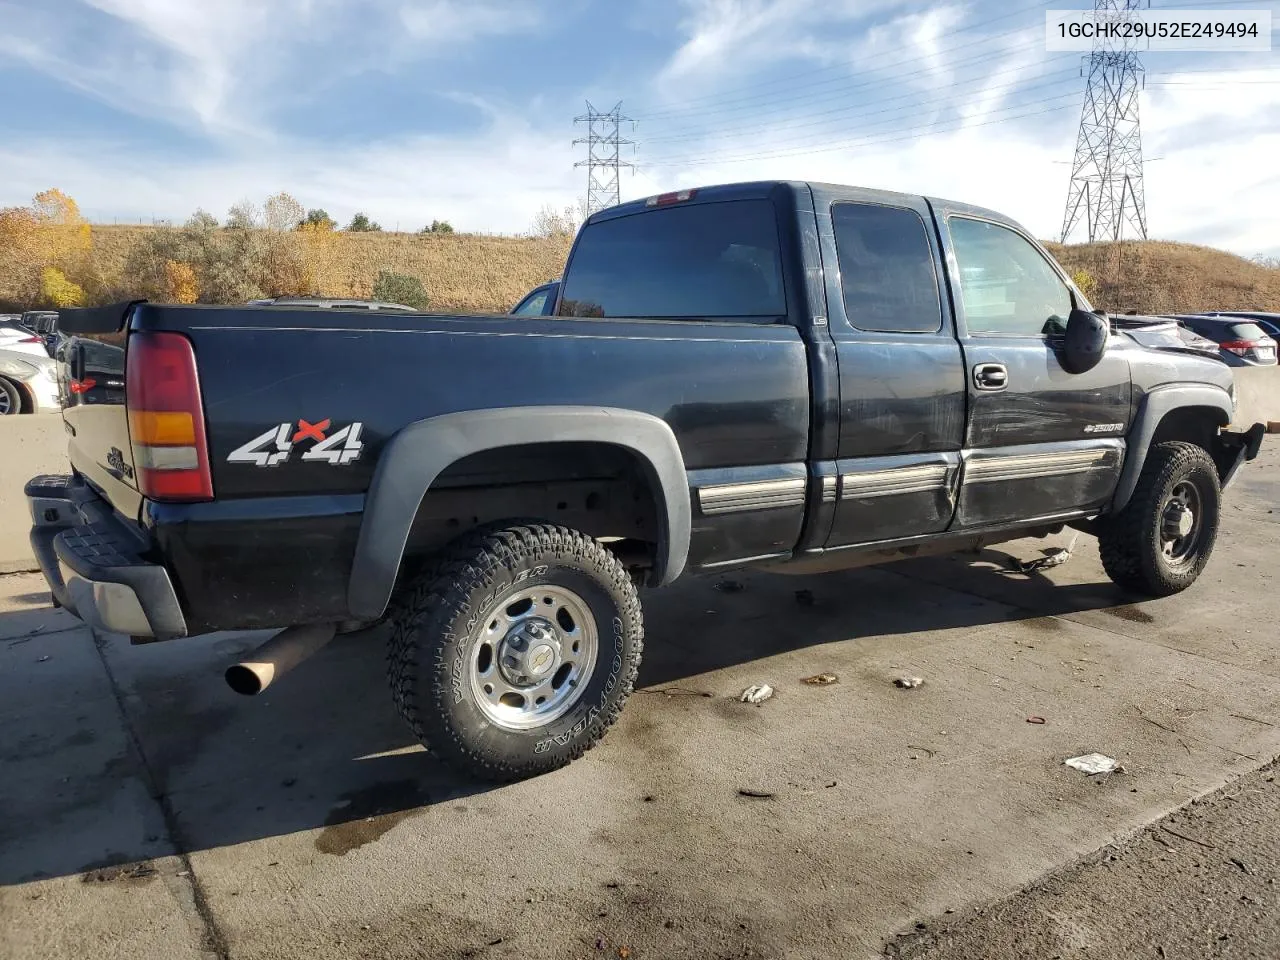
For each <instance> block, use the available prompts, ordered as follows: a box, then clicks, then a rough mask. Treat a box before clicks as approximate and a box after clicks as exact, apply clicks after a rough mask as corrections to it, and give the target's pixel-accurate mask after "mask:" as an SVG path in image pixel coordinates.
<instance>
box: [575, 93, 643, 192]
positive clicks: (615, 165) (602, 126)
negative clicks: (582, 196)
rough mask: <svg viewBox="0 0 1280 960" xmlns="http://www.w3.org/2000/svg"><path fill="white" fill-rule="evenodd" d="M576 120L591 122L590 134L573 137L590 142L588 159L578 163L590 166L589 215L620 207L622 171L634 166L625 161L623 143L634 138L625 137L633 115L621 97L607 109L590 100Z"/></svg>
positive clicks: (588, 177) (579, 141) (589, 126)
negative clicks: (623, 133)
mask: <svg viewBox="0 0 1280 960" xmlns="http://www.w3.org/2000/svg"><path fill="white" fill-rule="evenodd" d="M573 122H574V123H575V124H578V123H585V124H586V125H587V135H586V136H585V137H581V138H579V139H577V140H575V141H573V145H574V146H575V147H576V146H577V145H578V144H580V143H585V144H586V145H587V159H585V160H579V161H578V162H577V163H575V164H574V166H575V167H586V168H587V216H591V214H593V213H595V212H596V211H597V210H603V209H604V208H605V207H616V206H617V205H618V203H619V202H620V201H621V199H622V185H621V181H620V178H619V171H620V170H621V169H622V168H623V167H630V166H632V164H630V163H625V162H623V160H622V147H623V146H627V145H631V144H632V143H633V142H634V141H631V140H624V139H622V136H621V125H622V124H623V123H629V122H631V118H630V117H624V116H623V115H622V101H621V100H619V101H618V103H617V104H616V105H615V106H614V108H613V109H612V110H610V111H609V112H607V113H602V112H600V111H599V110H597V109H596V108H595V107H593V106H592V105H591V101H590V100H588V101H587V112H586V113H585V114H583V115H582V116H580V117H574V118H573Z"/></svg>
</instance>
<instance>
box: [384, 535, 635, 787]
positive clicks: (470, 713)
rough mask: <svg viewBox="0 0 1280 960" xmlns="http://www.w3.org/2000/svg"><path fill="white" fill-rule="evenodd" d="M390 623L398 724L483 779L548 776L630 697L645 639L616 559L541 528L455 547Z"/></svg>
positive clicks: (579, 539)
mask: <svg viewBox="0 0 1280 960" xmlns="http://www.w3.org/2000/svg"><path fill="white" fill-rule="evenodd" d="M390 619H391V640H390V646H389V649H388V674H389V679H390V683H391V691H392V696H393V697H394V698H395V701H396V706H397V707H398V708H399V710H400V713H401V715H402V716H403V717H404V718H405V720H407V721H408V723H409V725H410V727H412V729H413V731H414V734H415V736H417V737H418V739H419V740H420V741H422V742H423V743H424V744H425V745H427V746H428V747H429V748H430V749H431V750H432V751H433V752H435V753H436V754H437V755H439V756H440V757H441V758H442V759H444V760H446V761H448V762H449V763H451V764H453V765H454V766H456V767H458V768H460V769H462V770H464V771H465V772H467V773H470V774H472V775H475V776H479V777H482V778H485V779H490V780H514V779H519V778H521V777H527V776H531V775H534V774H538V773H543V772H546V771H548V770H553V769H555V768H557V767H561V766H564V765H565V764H567V763H569V762H570V761H572V760H575V759H577V758H578V757H579V756H581V755H582V754H583V753H584V752H585V751H586V750H588V749H589V748H590V747H592V746H594V745H595V744H596V743H597V742H598V741H599V740H600V738H601V737H602V736H604V733H605V731H606V730H607V729H608V728H609V726H610V725H611V724H612V723H613V722H614V721H615V720H616V719H617V718H618V715H619V713H620V712H621V710H622V705H623V704H624V703H625V701H626V699H627V697H628V696H629V695H630V693H631V689H632V685H633V684H634V682H635V676H636V670H637V668H638V667H639V663H640V653H641V647H642V644H643V638H644V630H643V623H642V620H641V615H640V601H639V597H638V596H637V595H636V589H635V586H634V584H633V583H632V581H631V578H630V576H629V575H628V573H627V571H626V569H625V568H624V567H623V566H622V564H621V563H620V562H619V561H618V560H617V558H616V557H614V556H613V555H612V554H611V553H609V551H607V550H606V549H605V548H604V547H603V546H601V545H600V543H598V542H597V541H596V540H594V539H592V538H591V537H588V536H586V535H585V534H582V533H579V532H577V531H575V530H570V529H568V528H566V527H558V526H549V525H529V526H516V527H510V528H505V529H500V530H487V531H480V532H478V533H475V534H472V535H471V536H469V537H466V538H464V539H463V540H461V541H459V542H458V543H456V544H454V545H453V546H451V547H450V548H448V549H447V551H446V553H445V555H444V556H443V557H441V558H440V559H439V560H438V561H436V562H435V563H434V564H433V565H431V566H430V567H429V568H428V569H427V570H426V571H425V572H423V573H422V574H420V575H419V576H418V577H417V578H416V579H415V580H414V581H413V582H412V583H411V584H410V585H409V586H408V588H407V590H406V591H405V593H404V595H403V596H402V597H400V598H399V599H398V601H397V604H396V609H395V610H394V612H393V613H392V614H391V618H390Z"/></svg>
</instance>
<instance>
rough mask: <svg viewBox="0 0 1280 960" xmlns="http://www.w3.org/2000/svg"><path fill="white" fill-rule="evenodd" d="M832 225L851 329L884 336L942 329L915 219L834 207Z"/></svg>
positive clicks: (929, 260)
mask: <svg viewBox="0 0 1280 960" xmlns="http://www.w3.org/2000/svg"><path fill="white" fill-rule="evenodd" d="M831 225H832V228H833V229H834V231H835V237H836V255H837V257H838V258H839V261H840V286H841V289H842V291H843V294H844V312H845V315H846V316H847V317H848V318H849V322H850V323H851V324H853V325H854V326H855V327H857V328H858V329H859V330H873V331H883V332H887V333H935V332H936V331H937V330H939V329H940V328H941V326H942V306H941V302H940V300H939V297H938V275H937V272H936V271H935V270H934V266H933V252H932V251H931V250H930V248H929V235H928V234H927V233H926V232H925V225H924V221H923V220H921V219H920V216H919V214H917V213H916V212H915V211H914V210H908V209H906V208H905V207H885V206H880V205H878V204H871V203H837V204H833V205H832V207H831Z"/></svg>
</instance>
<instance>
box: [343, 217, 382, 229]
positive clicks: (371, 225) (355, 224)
mask: <svg viewBox="0 0 1280 960" xmlns="http://www.w3.org/2000/svg"><path fill="white" fill-rule="evenodd" d="M347 229H348V230H349V231H350V232H352V233H372V232H374V231H378V230H381V229H382V224H380V223H378V222H377V221H374V220H370V219H369V216H368V214H364V213H357V214H356V215H355V216H354V217H352V218H351V222H350V223H348V224H347Z"/></svg>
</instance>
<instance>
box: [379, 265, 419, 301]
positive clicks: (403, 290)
mask: <svg viewBox="0 0 1280 960" xmlns="http://www.w3.org/2000/svg"><path fill="white" fill-rule="evenodd" d="M373 299H375V300H385V301H387V302H388V303H403V304H404V305H405V306H406V307H413V308H414V309H415V310H425V309H427V291H426V288H424V287H423V286H422V281H421V280H419V279H418V278H417V277H413V276H410V275H409V274H407V273H392V272H391V271H390V270H379V271H378V279H377V280H375V281H374V282H373Z"/></svg>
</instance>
